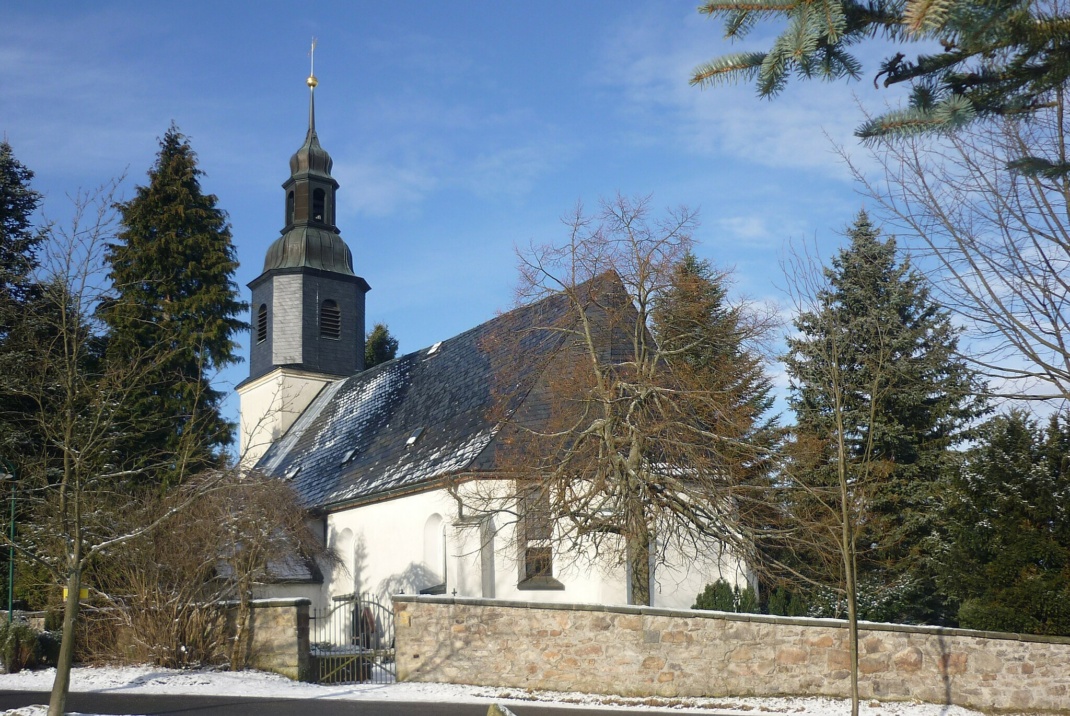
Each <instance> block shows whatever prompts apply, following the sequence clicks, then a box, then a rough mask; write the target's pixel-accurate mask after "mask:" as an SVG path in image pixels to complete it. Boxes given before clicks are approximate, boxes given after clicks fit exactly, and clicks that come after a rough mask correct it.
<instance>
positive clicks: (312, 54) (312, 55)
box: [307, 37, 319, 89]
mask: <svg viewBox="0 0 1070 716" xmlns="http://www.w3.org/2000/svg"><path fill="white" fill-rule="evenodd" d="M308 57H309V66H310V70H311V71H310V72H309V74H308V81H307V84H308V86H309V87H311V88H313V89H315V87H316V85H317V84H319V82H318V81H317V80H316V38H315V37H313V38H312V49H311V50H309V51H308Z"/></svg>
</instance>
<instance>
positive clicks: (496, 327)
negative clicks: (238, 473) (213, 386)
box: [237, 77, 748, 608]
mask: <svg viewBox="0 0 1070 716" xmlns="http://www.w3.org/2000/svg"><path fill="white" fill-rule="evenodd" d="M308 85H309V88H310V90H311V96H310V101H309V126H308V133H307V136H306V137H305V141H304V144H302V145H301V147H300V148H299V149H298V150H297V152H296V153H295V154H294V155H293V156H292V157H291V158H290V177H289V178H288V179H287V180H286V182H285V183H284V184H283V190H284V192H285V225H284V226H283V229H282V235H281V236H280V237H279V238H278V239H276V240H275V242H274V243H273V244H271V246H270V247H269V248H268V250H267V254H266V256H265V258H264V268H263V272H262V273H261V274H260V276H259V277H257V278H256V279H255V280H253V281H252V282H251V283H250V284H249V287H250V288H251V289H252V304H251V307H252V320H251V324H252V335H251V341H250V343H251V356H250V363H249V366H250V371H249V377H248V378H247V379H246V380H244V381H243V382H242V383H241V384H240V385H239V386H238V388H237V391H238V394H239V396H240V400H241V426H240V429H241V436H240V440H241V454H242V456H243V465H244V466H245V467H248V468H255V469H257V470H259V471H262V472H263V473H265V474H267V475H270V476H272V477H275V478H277V479H281V480H286V481H287V482H289V484H291V485H292V486H293V488H294V490H295V491H296V492H297V494H298V495H299V497H300V498H301V500H302V501H303V502H304V504H305V505H306V507H307V508H308V509H309V510H310V512H311V514H312V515H313V516H314V518H315V519H316V520H317V529H319V530H322V535H323V539H324V541H325V544H326V545H327V546H328V548H330V549H331V550H333V552H334V553H335V555H336V556H337V557H338V561H337V563H336V564H334V565H327V564H325V565H321V566H322V569H321V570H319V571H320V572H321V573H320V574H311V573H310V574H307V575H304V578H300V579H294V580H291V581H290V582H288V583H277V584H270V585H265V587H264V590H263V593H262V596H279V597H282V596H286V597H297V596H300V597H308V598H310V599H311V600H312V602H313V605H314V606H319V607H321V606H324V605H328V604H330V603H331V602H332V600H336V599H337V598H339V597H343V596H346V595H352V594H357V593H367V594H371V595H374V596H375V597H377V598H379V599H385V598H387V597H388V596H389V595H391V594H398V593H405V594H421V593H422V594H448V595H456V596H463V597H481V598H487V599H508V600H516V601H532V602H571V603H600V604H628V603H629V602H630V594H629V586H628V585H629V581H630V580H629V579H628V575H627V574H626V571H625V568H624V567H623V566H617V567H614V566H613V565H610V564H601V563H599V562H598V561H597V560H592V559H589V558H588V556H587V555H582V554H580V555H577V554H561V553H560V550H562V549H564V547H563V546H562V545H563V543H558V542H556V541H555V540H553V539H537V538H538V537H544V536H546V535H532V534H527V535H525V534H523V530H520V529H517V528H516V524H514V523H516V522H517V521H516V520H515V519H508V518H506V517H504V516H501V517H496V516H495V515H493V514H488V513H485V512H484V513H481V514H478V515H474V514H466V509H465V506H464V505H463V504H461V502H460V501H459V500H458V499H456V498H455V497H454V496H453V495H452V494H451V492H450V491H449V489H448V488H449V487H450V486H451V485H457V484H459V483H460V484H464V483H465V481H494V480H495V479H496V476H495V454H496V452H497V451H498V450H499V449H501V447H502V446H501V444H500V443H501V441H500V437H501V435H500V433H501V425H500V421H498V420H497V419H496V418H494V417H493V416H494V415H495V414H496V413H499V414H500V411H495V408H496V407H497V406H496V403H498V402H501V401H505V400H509V401H512V402H513V403H514V405H513V408H517V409H522V408H523V403H524V401H525V400H528V398H527V395H529V394H523V395H521V394H517V395H513V396H505V395H502V394H501V392H500V391H496V390H494V388H493V386H494V385H496V384H497V382H498V381H497V380H496V378H497V377H498V376H497V375H496V371H500V370H501V367H502V366H504V365H514V366H515V365H516V364H518V363H523V362H524V361H531V362H532V365H535V361H536V359H537V358H538V356H537V355H532V353H533V352H534V353H538V351H539V350H544V348H540V347H538V346H536V347H535V348H533V349H532V350H530V351H529V350H525V351H517V350H516V345H517V344H516V342H515V341H510V340H500V339H501V338H502V337H503V336H504V335H505V334H507V333H509V332H514V331H517V330H521V329H523V328H524V327H525V326H530V324H531V322H532V321H534V320H535V317H536V316H540V319H541V318H544V317H545V315H546V313H547V312H553V311H555V310H562V308H561V305H556V304H555V300H554V297H551V298H549V299H545V300H544V301H541V302H539V303H535V304H532V305H529V306H525V307H522V308H518V309H515V310H514V311H511V312H509V313H507V314H504V315H501V316H498V317H496V318H493V319H491V320H489V321H487V322H486V323H484V324H482V325H480V326H476V327H475V328H472V329H471V330H469V331H466V332H465V333H462V334H460V335H458V336H455V337H453V338H450V339H448V340H444V341H441V342H439V343H436V344H434V345H433V346H430V347H428V348H424V349H422V350H418V351H416V352H413V353H409V354H408V355H404V356H401V357H398V358H396V359H394V360H391V361H389V362H387V363H383V364H381V365H377V366H375V367H373V368H371V369H368V370H365V369H364V341H365V296H366V294H367V293H368V291H369V290H370V286H369V285H368V282H367V281H365V280H364V279H363V278H361V277H360V276H358V275H357V274H356V273H355V271H354V268H353V255H352V252H351V251H350V249H349V247H348V246H347V245H346V243H345V241H343V240H342V237H341V235H340V233H339V230H338V227H337V226H336V220H335V217H336V197H337V190H338V182H337V181H335V179H334V178H333V177H332V176H331V166H332V160H331V157H330V155H329V154H328V153H327V152H326V151H325V150H324V149H323V148H322V147H321V146H320V143H319V139H318V137H317V134H316V125H315V100H314V92H315V86H316V80H315V77H310V78H309V80H308ZM557 304H561V302H560V301H559V302H557ZM510 347H511V348H510ZM510 352H513V353H518V354H515V355H513V354H510ZM497 483H501V484H502V485H504V486H505V487H506V489H507V488H508V485H509V484H510V483H508V482H507V481H504V480H501V479H500V478H499V479H497ZM548 529H552V526H551V527H548ZM709 555H710V556H709V559H708V560H707V561H706V562H705V563H703V562H702V561H701V560H700V561H696V560H694V559H687V560H683V559H681V560H679V562H680V563H678V564H673V563H672V560H669V564H666V565H662V564H658V565H657V566H656V568H655V569H653V570H651V572H652V574H651V601H652V603H653V606H658V607H667V608H689V607H690V606H691V605H692V603H693V602H694V600H695V596H696V595H697V594H698V593H699V592H701V591H702V590H703V588H704V587H705V585H707V584H709V583H711V582H713V581H715V580H716V579H718V578H719V577H723V578H725V579H726V580H728V581H729V582H730V583H739V584H740V585H741V586H745V585H746V582H747V577H748V574H747V570H746V567H745V565H744V564H742V563H741V562H740V561H739V560H737V559H735V558H732V557H730V556H727V555H726V554H724V551H723V550H722V549H720V545H717V544H711V548H710V550H709ZM313 571H315V570H313Z"/></svg>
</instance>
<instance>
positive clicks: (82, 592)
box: [63, 587, 89, 601]
mask: <svg viewBox="0 0 1070 716" xmlns="http://www.w3.org/2000/svg"><path fill="white" fill-rule="evenodd" d="M68 593H69V592H68V591H67V588H66V587H64V588H63V601H67V594H68ZM82 599H89V590H88V589H86V588H85V587H82V588H81V589H79V590H78V600H79V601H81V600H82Z"/></svg>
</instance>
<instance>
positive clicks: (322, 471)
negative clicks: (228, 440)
mask: <svg viewBox="0 0 1070 716" xmlns="http://www.w3.org/2000/svg"><path fill="white" fill-rule="evenodd" d="M571 317H572V315H571V314H570V307H569V302H568V299H567V298H566V297H565V296H564V295H561V294H556V295H552V296H550V297H548V298H545V299H543V300H541V301H539V302H537V303H534V304H531V305H529V306H526V307H523V308H518V309H516V310H513V311H510V312H509V313H506V314H503V315H501V316H498V317H497V318H494V319H492V320H490V321H488V322H486V323H484V324H482V325H480V326H477V327H476V328H473V329H471V330H469V331H466V332H465V333H462V334H460V335H459V336H456V337H454V338H451V339H449V340H446V341H443V342H441V343H440V344H436V345H435V346H432V347H431V348H425V349H423V350H419V351H416V352H414V353H409V354H408V355H405V356H402V357H400V358H396V359H394V360H392V361H390V362H388V363H384V364H381V365H378V366H376V367H374V368H372V369H370V370H367V371H364V372H362V373H358V374H356V375H354V376H352V377H350V378H346V379H343V380H340V381H338V382H336V383H332V384H330V385H328V386H326V387H325V388H323V390H322V391H321V392H320V394H319V395H318V396H317V397H316V398H315V400H314V401H313V402H312V403H311V405H310V406H309V407H308V408H307V409H306V410H305V412H304V413H303V414H302V415H301V416H300V417H299V418H298V419H297V421H296V422H295V423H294V424H293V426H292V427H291V428H290V430H289V431H288V432H287V433H286V435H285V436H283V438H282V439H281V440H279V441H278V442H277V443H275V444H274V445H273V446H272V447H271V448H270V449H269V450H268V451H267V452H266V453H265V454H264V456H263V457H262V458H261V459H260V461H259V463H258V467H259V468H260V469H261V470H263V471H265V472H266V473H267V474H269V475H272V476H275V477H280V478H284V479H288V480H290V481H291V483H292V484H293V486H294V488H295V490H296V491H297V493H298V495H299V496H300V498H301V499H302V501H303V502H304V503H305V504H306V505H307V506H309V507H311V508H314V509H316V508H319V509H331V508H332V507H333V508H337V507H340V506H341V505H344V504H348V503H353V502H361V501H365V500H374V499H377V498H381V497H384V496H387V495H390V494H392V493H397V492H403V491H411V490H419V489H427V488H430V487H434V486H437V485H438V484H440V483H441V480H442V479H443V478H445V477H447V476H449V475H455V474H458V473H466V472H474V471H482V470H491V469H493V467H494V451H495V437H496V436H497V434H498V430H499V419H500V417H501V415H502V414H503V413H502V408H503V407H504V409H505V410H506V411H513V410H515V409H516V408H517V407H518V406H519V405H520V404H521V402H522V401H523V400H524V398H525V395H526V392H527V390H528V389H529V388H530V386H531V384H532V379H533V377H534V376H535V375H537V373H538V372H539V371H540V370H541V369H542V367H543V366H545V365H546V360H545V359H547V358H548V357H549V356H552V355H553V354H554V353H555V352H556V351H557V350H558V349H559V348H560V347H561V346H562V345H563V344H564V340H565V334H563V333H562V332H560V331H548V330H537V329H538V328H542V327H546V326H550V325H558V326H560V325H562V324H564V323H566V322H568V321H570V320H571ZM503 376H504V377H507V380H508V383H509V386H508V387H504V388H503V384H504V381H503Z"/></svg>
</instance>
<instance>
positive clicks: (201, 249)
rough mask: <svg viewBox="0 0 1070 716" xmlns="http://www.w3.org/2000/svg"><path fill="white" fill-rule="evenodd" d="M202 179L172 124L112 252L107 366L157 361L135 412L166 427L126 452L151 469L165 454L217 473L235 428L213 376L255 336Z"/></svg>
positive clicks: (123, 210)
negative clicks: (249, 333) (243, 336)
mask: <svg viewBox="0 0 1070 716" xmlns="http://www.w3.org/2000/svg"><path fill="white" fill-rule="evenodd" d="M202 175H203V172H202V171H201V170H200V169H198V168H197V157H196V154H195V153H194V152H193V149H192V148H191V147H190V144H189V141H188V139H187V138H186V137H185V136H184V135H182V134H181V133H180V132H179V131H178V129H177V127H175V126H174V125H173V124H172V125H171V127H170V128H169V129H168V130H167V132H166V133H165V134H164V136H163V139H162V140H160V151H159V154H158V155H157V157H156V163H155V164H154V165H153V167H152V168H151V169H150V170H149V182H148V185H147V186H139V187H138V188H137V194H136V196H135V197H134V198H133V199H131V200H130V201H128V202H125V203H122V204H119V205H118V206H117V209H118V210H119V212H120V216H121V224H122V228H121V231H120V232H119V235H118V237H117V241H116V242H115V243H112V244H109V245H108V249H107V252H106V261H107V263H108V266H109V269H110V273H109V278H110V280H111V282H112V293H111V295H110V296H109V297H108V299H107V300H106V301H105V302H104V304H103V305H102V307H101V309H100V316H101V318H102V319H103V320H104V322H105V323H106V324H107V327H108V330H109V343H110V345H109V347H108V359H109V360H113V361H131V362H134V361H144V360H145V359H146V358H150V359H151V360H152V361H153V362H155V364H156V366H157V368H156V371H155V373H154V376H153V379H151V380H148V381H146V384H145V385H144V386H143V388H142V390H141V391H140V393H139V395H137V396H136V397H135V399H133V400H132V401H130V405H129V408H130V410H132V411H133V413H134V415H135V416H140V417H142V418H143V419H144V421H145V423H146V424H156V425H157V426H156V428H155V429H154V430H153V431H152V433H151V434H150V435H142V436H139V439H138V442H137V443H136V444H131V445H129V446H127V450H128V451H129V453H128V456H129V455H136V454H140V455H141V456H142V460H141V462H142V464H143V465H144V466H150V465H151V464H152V461H153V460H154V459H155V456H156V455H183V456H186V457H185V458H182V459H188V460H189V465H191V466H194V467H195V466H197V465H204V464H210V463H212V462H213V461H215V460H217V459H218V457H219V454H218V451H219V450H220V449H221V448H223V447H224V446H226V445H228V444H230V443H231V442H232V439H233V437H232V433H233V427H234V426H233V425H232V424H231V423H229V422H228V421H226V420H225V419H224V418H223V416H222V415H221V413H220V406H221V403H222V400H223V397H224V395H223V393H221V392H220V391H217V390H215V389H213V388H212V386H211V384H210V377H211V375H212V374H213V372H214V371H216V370H217V369H219V368H222V367H223V366H226V365H229V364H232V363H236V362H238V361H239V360H240V358H239V357H238V356H237V355H236V353H235V350H236V348H237V344H236V342H235V337H236V336H237V335H238V334H240V333H241V331H243V330H245V329H246V328H247V326H246V324H245V323H244V322H243V321H242V320H241V319H240V318H239V316H240V315H242V314H243V312H244V311H245V308H246V306H245V304H244V303H243V302H242V301H240V300H239V298H238V296H239V294H238V287H237V286H236V285H235V283H234V273H235V270H236V269H237V266H238V263H237V259H236V254H235V249H234V244H233V243H232V241H231V235H230V227H229V225H228V224H227V217H226V214H225V213H224V212H223V211H222V210H220V209H219V208H218V207H217V206H216V204H217V199H216V197H215V196H214V195H212V194H205V193H204V192H203V191H202V190H201V185H200V180H199V177H200V176H202ZM160 418H162V420H160ZM180 446H181V447H180ZM173 469H174V466H173V465H171V464H166V465H163V466H161V472H159V473H158V478H159V479H161V480H164V481H166V480H167V479H168V475H170V474H171V473H172V472H173ZM187 472H188V471H187Z"/></svg>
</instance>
